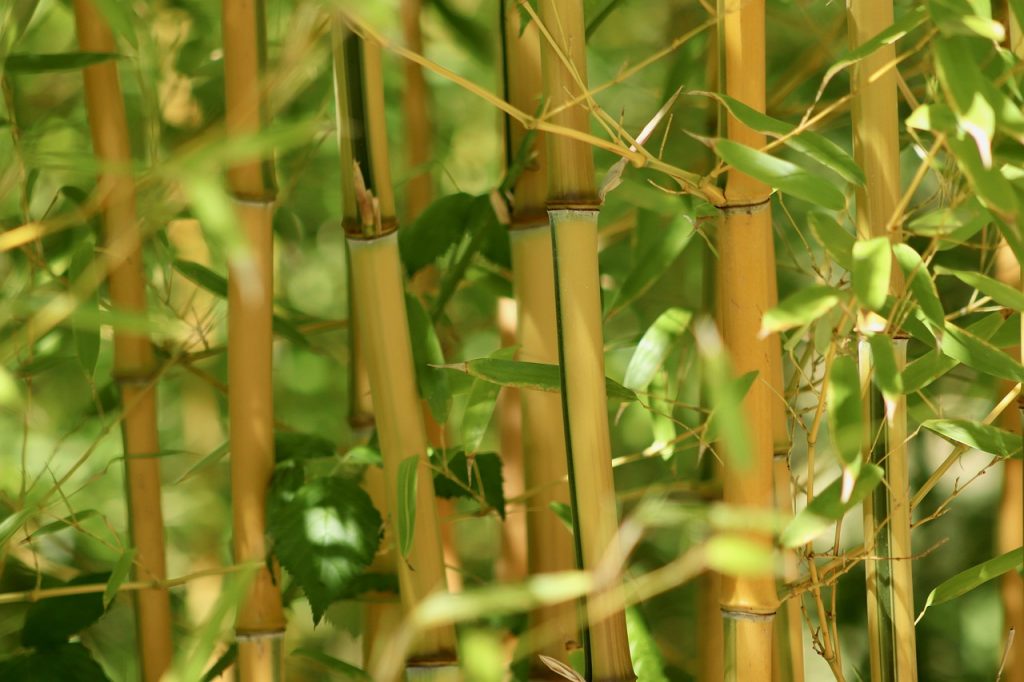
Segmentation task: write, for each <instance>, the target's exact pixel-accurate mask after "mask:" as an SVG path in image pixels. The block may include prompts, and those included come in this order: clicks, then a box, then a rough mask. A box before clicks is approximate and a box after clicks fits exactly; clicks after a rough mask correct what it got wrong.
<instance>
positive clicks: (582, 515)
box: [540, 0, 635, 681]
mask: <svg viewBox="0 0 1024 682" xmlns="http://www.w3.org/2000/svg"><path fill="white" fill-rule="evenodd" d="M540 10H541V11H540V17H541V20H542V22H543V24H544V27H545V28H546V30H547V32H548V33H549V34H550V35H551V37H552V39H553V42H554V44H551V43H549V42H547V41H543V42H542V44H541V46H542V49H541V55H542V60H541V63H542V70H543V76H544V92H545V96H546V97H547V100H548V101H547V103H548V105H550V106H551V107H552V108H553V109H557V108H558V107H560V105H562V104H564V103H566V102H570V101H571V100H572V99H573V98H575V97H576V96H578V95H580V94H582V93H583V89H584V88H586V87H587V55H586V41H585V38H584V21H583V3H582V2H581V1H580V0H562V1H556V0H543V1H542V2H541V3H540ZM551 122H552V123H554V124H556V125H560V126H564V127H566V128H569V129H572V130H576V131H580V132H587V131H589V129H590V126H589V116H588V113H587V110H586V109H585V108H584V107H583V106H582V105H581V104H576V105H575V106H571V107H567V108H565V109H563V110H562V111H560V112H559V113H557V114H555V115H553V116H552V117H551ZM547 145H548V195H547V198H548V201H547V208H548V217H549V219H550V222H551V236H552V250H553V252H554V263H555V267H554V272H555V320H556V324H557V328H558V357H559V364H560V365H561V367H562V412H563V419H564V424H565V432H566V439H565V443H566V447H567V450H568V458H567V464H568V473H569V490H570V499H571V500H572V508H573V517H574V518H573V521H574V526H575V527H576V529H577V532H576V536H575V539H576V551H577V555H578V556H577V560H578V561H579V562H580V563H581V565H582V567H583V568H584V569H587V570H596V569H597V568H598V567H599V566H601V565H602V564H603V563H606V565H607V566H612V567H615V569H616V570H619V567H620V566H621V565H622V563H623V561H624V560H625V557H624V556H623V553H622V549H621V547H620V545H619V538H618V525H619V524H618V517H617V515H616V504H615V485H614V480H613V477H612V466H611V442H610V440H609V433H608V398H607V395H606V392H605V391H606V389H605V373H604V334H603V330H602V328H601V321H602V318H601V294H600V286H599V269H598V260H597V218H598V206H599V200H598V197H597V192H596V187H595V182H594V158H593V152H592V151H591V149H590V147H589V146H588V145H587V144H584V143H582V142H580V141H579V140H575V139H571V138H569V137H563V136H560V135H558V136H556V135H549V136H548V137H547ZM604 600H605V599H604V598H602V599H598V598H591V599H589V600H587V605H586V606H587V608H586V612H587V623H586V629H585V630H584V648H585V650H586V654H587V655H586V672H587V674H586V677H587V679H592V680H609V681H610V680H633V679H635V675H634V673H633V665H632V661H631V660H630V656H629V641H628V639H627V636H626V620H625V615H624V613H623V612H622V611H621V610H618V611H616V610H615V609H614V608H613V607H612V606H611V604H605V603H604ZM608 613H610V614H611V615H610V616H605V617H603V618H602V617H600V616H598V615H597V614H608Z"/></svg>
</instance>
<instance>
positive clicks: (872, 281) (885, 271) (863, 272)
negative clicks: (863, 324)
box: [852, 237, 892, 311]
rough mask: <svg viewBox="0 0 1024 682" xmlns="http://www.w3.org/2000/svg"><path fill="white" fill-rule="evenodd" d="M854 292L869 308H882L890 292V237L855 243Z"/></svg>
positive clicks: (863, 304) (861, 302)
mask: <svg viewBox="0 0 1024 682" xmlns="http://www.w3.org/2000/svg"><path fill="white" fill-rule="evenodd" d="M852 274H853V293H854V294H856V295H857V300H858V301H860V304H861V305H862V306H864V307H865V308H868V309H869V310H875V311H877V310H881V308H882V306H883V305H885V298H886V296H887V295H888V293H889V278H890V276H891V274H892V249H891V248H890V243H889V238H888V237H875V238H874V239H866V240H858V241H857V243H855V244H854V245H853V273H852Z"/></svg>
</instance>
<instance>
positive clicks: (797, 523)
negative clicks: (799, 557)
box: [779, 464, 883, 547]
mask: <svg viewBox="0 0 1024 682" xmlns="http://www.w3.org/2000/svg"><path fill="white" fill-rule="evenodd" d="M882 476H883V472H882V468H881V467H879V466H877V465H874V464H865V465H864V466H862V467H861V468H860V472H859V473H858V475H857V481H856V482H855V483H854V485H853V490H852V492H851V494H850V496H849V498H848V499H847V500H846V501H845V502H844V501H843V499H842V495H843V487H844V486H845V481H844V480H843V477H840V478H837V479H836V480H834V481H832V483H830V484H829V485H828V487H827V488H825V489H824V490H822V491H821V492H820V493H818V494H817V495H815V497H814V500H812V501H811V503H810V504H809V505H807V506H806V507H805V508H804V509H802V510H801V511H800V512H799V513H798V514H797V515H796V516H794V517H793V519H792V520H791V521H790V522H789V523H788V524H787V525H786V528H785V529H784V530H783V531H782V535H780V536H779V542H780V543H782V546H783V547H799V546H800V545H805V544H807V543H808V542H811V541H812V540H814V538H816V537H818V536H819V535H821V534H822V533H823V532H824V531H825V530H827V529H828V528H829V527H830V526H832V524H834V523H835V522H836V521H838V520H839V519H841V518H843V517H844V516H846V513H847V512H848V511H850V510H851V509H853V508H854V507H856V506H857V505H859V504H860V503H861V502H862V501H863V500H864V498H865V497H867V496H868V494H869V493H870V492H871V491H872V490H874V489H875V487H876V486H878V484H879V483H881V482H882Z"/></svg>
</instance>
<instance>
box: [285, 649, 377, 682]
mask: <svg viewBox="0 0 1024 682" xmlns="http://www.w3.org/2000/svg"><path fill="white" fill-rule="evenodd" d="M291 655H292V656H299V657H300V658H306V659H309V660H310V661H313V662H314V663H318V664H319V665H321V666H322V667H323V668H325V669H326V670H329V671H330V672H331V673H333V674H332V676H331V679H335V677H334V676H335V675H340V678H339V679H342V680H356V681H357V682H364V681H365V682H371V680H372V679H373V678H371V677H370V676H369V675H368V674H367V673H366V671H365V670H363V669H362V668H357V667H356V666H354V665H352V664H351V663H346V662H345V661H342V660H339V659H337V658H334V657H333V656H328V655H327V654H325V653H323V652H322V651H320V650H318V649H311V648H308V647H299V648H298V649H296V650H295V651H293V652H292V654H291Z"/></svg>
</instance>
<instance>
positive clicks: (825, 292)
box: [761, 284, 843, 336]
mask: <svg viewBox="0 0 1024 682" xmlns="http://www.w3.org/2000/svg"><path fill="white" fill-rule="evenodd" d="M841 300H843V293H842V292H841V291H839V290H838V289H834V288H832V287H829V286H824V285H821V284H816V285H813V286H809V287H805V288H803V289H800V290H798V291H797V292H796V293H794V294H791V295H790V296H787V297H786V298H785V299H783V300H782V301H781V302H780V303H779V304H778V305H777V306H775V307H774V308H772V309H771V310H768V311H766V312H765V314H764V317H763V318H762V319H761V336H768V335H769V334H773V333H775V332H781V331H785V330H787V329H794V328H796V327H803V326H804V325H808V324H810V323H812V322H814V321H815V320H817V319H818V318H820V317H821V316H822V315H824V314H825V313H827V312H828V311H830V310H832V308H834V307H835V306H836V304H837V303H839V302H840V301H841Z"/></svg>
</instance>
